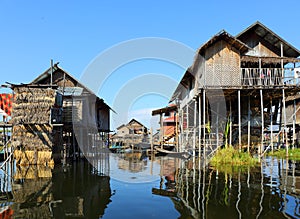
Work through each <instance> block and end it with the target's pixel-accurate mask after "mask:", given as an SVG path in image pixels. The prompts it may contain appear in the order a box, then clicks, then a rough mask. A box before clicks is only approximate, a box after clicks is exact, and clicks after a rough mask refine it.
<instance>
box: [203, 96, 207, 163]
mask: <svg viewBox="0 0 300 219" xmlns="http://www.w3.org/2000/svg"><path fill="white" fill-rule="evenodd" d="M205 95H206V93H205V90H203V154H204V158H205V154H206V141H205V131H206V130H205V126H206V124H205V119H206V118H205V117H206V115H205V114H206V111H205V107H206V106H205V101H206V97H205Z"/></svg>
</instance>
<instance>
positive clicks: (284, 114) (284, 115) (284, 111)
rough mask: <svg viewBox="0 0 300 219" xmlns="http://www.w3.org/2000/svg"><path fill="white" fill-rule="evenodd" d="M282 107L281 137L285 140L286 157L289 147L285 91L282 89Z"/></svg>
mask: <svg viewBox="0 0 300 219" xmlns="http://www.w3.org/2000/svg"><path fill="white" fill-rule="evenodd" d="M282 107H283V122H284V131H283V136H284V138H285V148H286V156H288V154H289V145H288V139H287V136H286V108H285V91H284V89H282Z"/></svg>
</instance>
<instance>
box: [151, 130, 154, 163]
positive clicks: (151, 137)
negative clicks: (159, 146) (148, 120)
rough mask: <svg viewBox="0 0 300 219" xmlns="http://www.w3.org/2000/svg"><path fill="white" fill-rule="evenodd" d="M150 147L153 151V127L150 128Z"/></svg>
mask: <svg viewBox="0 0 300 219" xmlns="http://www.w3.org/2000/svg"><path fill="white" fill-rule="evenodd" d="M150 148H151V153H153V152H154V151H153V130H152V128H150ZM152 162H153V160H151V163H152Z"/></svg>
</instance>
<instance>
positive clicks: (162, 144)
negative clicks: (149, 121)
mask: <svg viewBox="0 0 300 219" xmlns="http://www.w3.org/2000/svg"><path fill="white" fill-rule="evenodd" d="M159 121H160V148H163V147H164V126H163V118H162V113H160V114H159Z"/></svg>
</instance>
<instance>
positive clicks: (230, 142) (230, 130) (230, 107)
mask: <svg viewBox="0 0 300 219" xmlns="http://www.w3.org/2000/svg"><path fill="white" fill-rule="evenodd" d="M229 120H230V122H229V132H230V135H229V145H232V106H231V98H230V99H229Z"/></svg>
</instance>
